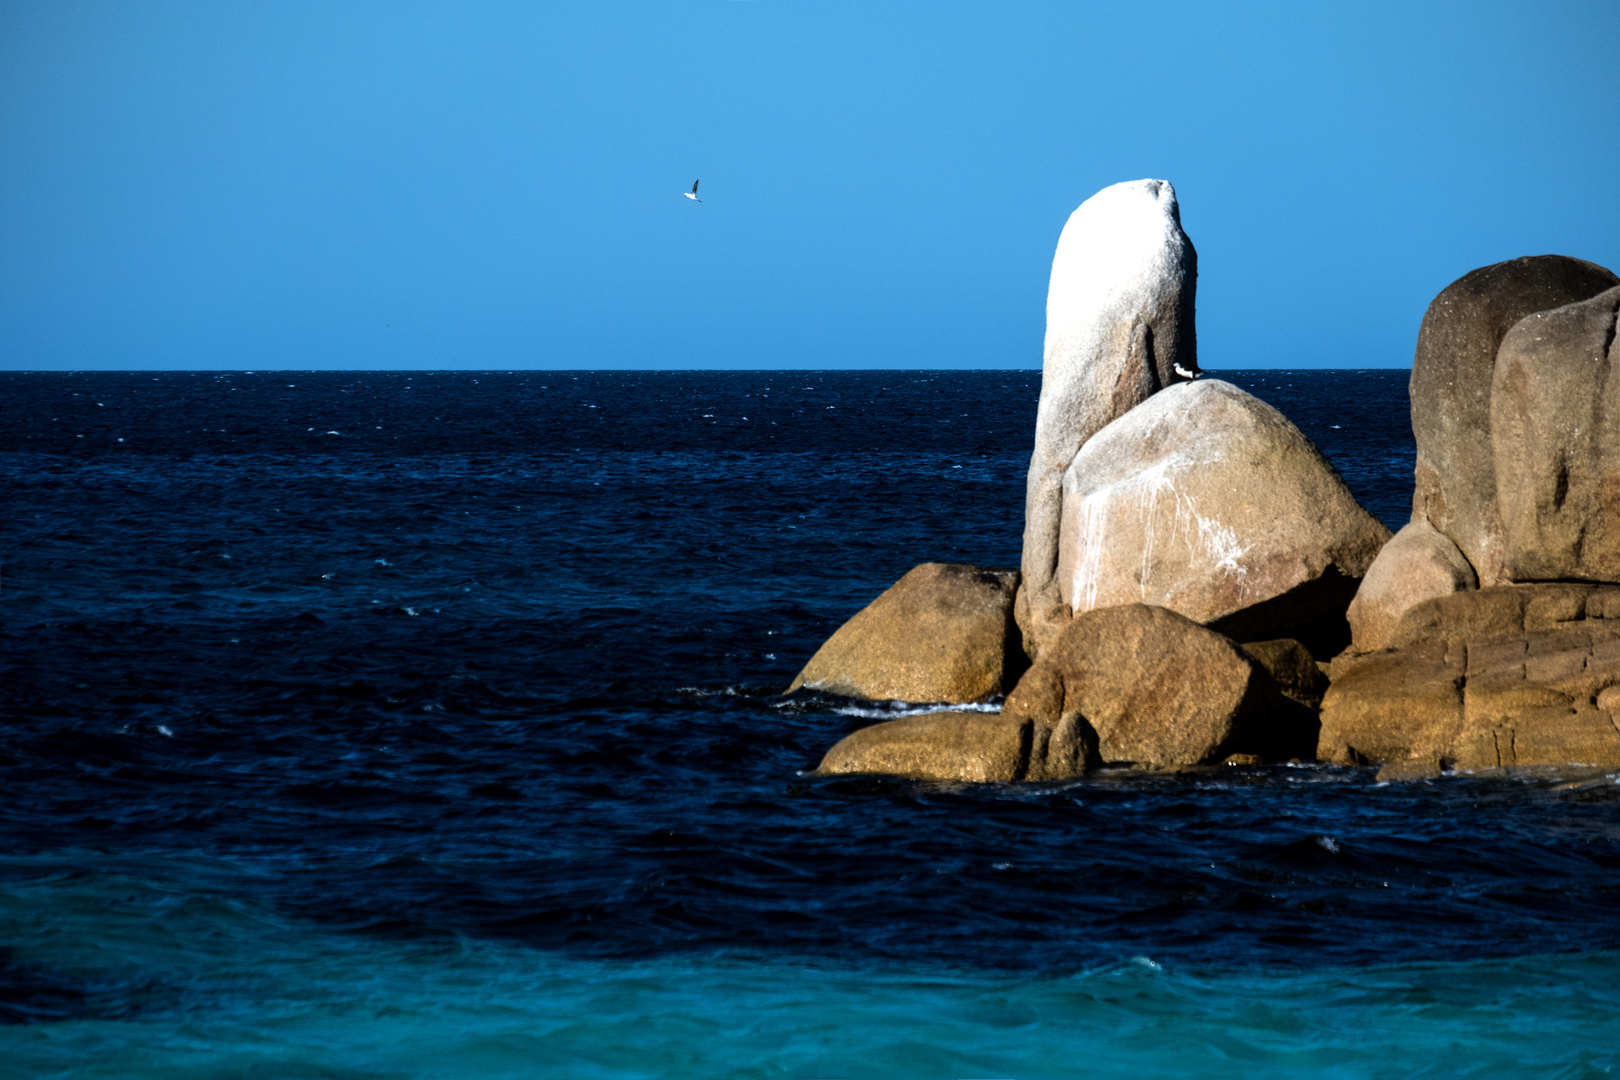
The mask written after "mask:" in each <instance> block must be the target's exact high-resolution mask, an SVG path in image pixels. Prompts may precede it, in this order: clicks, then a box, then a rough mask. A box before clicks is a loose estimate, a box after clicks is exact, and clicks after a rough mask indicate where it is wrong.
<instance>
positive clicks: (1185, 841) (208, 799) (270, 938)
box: [0, 372, 1620, 1080]
mask: <svg viewBox="0 0 1620 1080" xmlns="http://www.w3.org/2000/svg"><path fill="white" fill-rule="evenodd" d="M1233 377H1234V378H1237V379H1239V380H1240V381H1241V382H1242V384H1243V385H1245V386H1249V387H1250V388H1252V389H1253V390H1254V391H1255V392H1256V393H1258V394H1260V395H1262V396H1264V397H1265V398H1266V399H1267V400H1268V401H1271V402H1273V403H1274V404H1276V405H1277V406H1278V407H1279V408H1281V409H1282V410H1283V412H1284V413H1286V414H1287V415H1289V416H1290V417H1292V418H1294V419H1295V420H1296V421H1298V422H1299V423H1300V424H1301V426H1302V428H1303V429H1304V430H1305V431H1306V432H1307V433H1308V434H1309V435H1310V437H1311V438H1312V439H1313V440H1314V441H1316V442H1317V444H1318V445H1319V446H1321V447H1322V448H1323V450H1324V452H1326V453H1327V454H1328V455H1329V457H1330V458H1331V460H1332V461H1333V462H1334V464H1335V465H1336V467H1338V468H1339V469H1340V470H1341V471H1342V472H1343V474H1344V476H1345V479H1346V482H1347V483H1349V484H1350V486H1351V488H1352V490H1354V491H1355V492H1356V494H1357V496H1358V498H1360V499H1362V500H1363V502H1364V503H1365V504H1366V505H1367V506H1368V507H1370V508H1372V509H1373V510H1375V511H1376V512H1377V513H1379V514H1380V515H1381V516H1382V517H1383V519H1384V520H1386V521H1387V522H1390V523H1392V524H1399V522H1400V520H1402V519H1404V516H1405V514H1406V512H1407V508H1408V507H1409V505H1410V499H1411V476H1412V461H1413V454H1414V448H1413V445H1412V441H1411V432H1410V428H1409V426H1408V425H1407V423H1406V395H1405V386H1406V379H1405V374H1404V373H1402V372H1313V373H1308V374H1301V373H1288V372H1253V373H1248V374H1247V375H1244V374H1242V373H1239V374H1236V375H1234V376H1233ZM0 388H3V390H4V392H0V483H3V484H4V485H5V490H6V491H7V493H8V496H9V497H10V501H9V502H8V503H7V505H6V509H7V511H8V517H7V519H6V523H5V524H6V533H5V536H6V541H7V546H6V549H5V551H4V552H3V554H4V557H5V565H4V571H5V581H4V585H5V588H4V589H3V590H0V616H3V618H0V793H3V797H0V1080H3V1078H7V1077H36V1076H45V1077H51V1076H64V1077H67V1076H71V1077H119V1078H124V1077H163V1078H171V1077H180V1078H203V1077H208V1078H213V1077H220V1078H226V1077H229V1078H243V1077H251V1078H278V1077H337V1078H351V1077H354V1078H359V1077H415V1076H422V1077H450V1076H458V1077H459V1076H466V1077H479V1078H485V1077H687V1076H690V1077H765V1076H785V1077H806V1078H813V1077H979V1078H988V1077H1056V1076H1065V1077H1068V1076H1131V1077H1152V1076H1177V1077H1182V1076H1215V1077H1222V1076H1232V1077H1243V1078H1244V1080H1250V1078H1264V1077H1272V1076H1278V1077H1280V1076H1290V1077H1292V1076H1330V1077H1331V1076H1345V1077H1385V1076H1401V1077H1404V1076H1452V1075H1470V1074H1472V1075H1489V1076H1558V1077H1570V1076H1588V1075H1602V1074H1604V1073H1606V1072H1607V1071H1608V1070H1610V1069H1611V1068H1612V1067H1613V1066H1614V1064H1615V1062H1616V1055H1617V1052H1620V1037H1617V1036H1616V1031H1617V1030H1620V1023H1616V1020H1617V1016H1616V1012H1617V1004H1620V978H1617V972H1620V962H1617V960H1620V953H1616V952H1615V950H1616V949H1620V785H1616V784H1615V783H1614V782H1613V777H1612V776H1608V775H1606V774H1605V775H1597V776H1590V775H1581V776H1576V775H1569V776H1565V775H1561V774H1560V775H1545V776H1542V775H1534V776H1532V775H1528V774H1525V775H1520V774H1518V773H1514V774H1511V775H1509V774H1504V775H1501V776H1495V777H1470V778H1464V777H1453V778H1447V779H1444V780H1440V781H1436V782H1434V783H1432V784H1411V785H1394V786H1391V785H1380V784H1378V783H1376V781H1375V778H1374V775H1373V771H1372V770H1366V769H1361V770H1358V769H1342V768H1336V767H1326V766H1299V767H1292V766H1276V767H1255V768H1245V769H1237V770H1220V771H1219V772H1218V773H1217V774H1207V773H1205V774H1189V775H1185V776H1141V775H1134V774H1110V773H1101V774H1097V775H1094V776H1092V777H1088V778H1087V779H1085V780H1083V781H1077V782H1075V783H1072V784H1062V785H1038V784H1031V785H935V784H922V783H914V782H909V781H895V780H887V779H878V778H823V779H814V778H810V777H806V776H804V775H803V771H804V770H806V769H810V768H812V767H813V766H814V765H815V764H816V762H817V761H819V760H820V758H821V755H823V754H824V753H825V752H826V750H827V748H828V747H829V746H831V745H833V744H834V743H835V742H836V741H837V740H838V739H839V738H841V737H842V736H844V735H846V734H848V733H849V732H850V731H853V730H855V729H857V728H859V727H863V726H865V725H867V724H869V723H871V722H873V720H875V719H883V718H886V717H888V716H890V715H897V713H895V712H893V711H892V710H891V709H890V707H889V706H887V705H877V704H873V703H863V704H854V703H851V702H848V701H844V700H841V699H836V698H832V697H829V696H825V695H815V694H811V695H795V696H793V697H791V698H787V697H783V696H781V695H780V693H779V692H780V690H781V689H782V688H783V687H785V686H786V685H787V684H788V682H789V681H790V680H791V679H792V677H793V675H794V673H795V672H796V671H797V670H798V669H799V667H800V666H801V665H802V664H803V663H804V661H805V660H806V659H808V657H809V656H810V655H811V653H813V652H814V650H815V649H816V647H817V646H818V645H819V644H820V643H821V642H822V641H823V640H825V639H826V637H827V635H829V634H830V633H832V632H833V631H834V630H835V629H836V628H837V627H838V625H839V624H840V623H842V622H843V620H845V619H847V618H848V617H849V615H850V614H851V613H853V612H854V611H856V610H858V609H859V608H860V607H861V606H862V605H864V604H865V603H867V602H868V601H869V600H870V599H871V598H872V597H873V596H875V595H877V594H878V593H879V592H880V591H881V590H883V589H884V588H886V587H887V586H888V585H889V584H890V583H892V582H893V581H894V580H895V579H896V578H898V577H899V576H900V575H902V574H903V573H905V572H906V571H907V570H909V569H910V568H911V567H912V566H913V565H914V564H915V563H917V562H919V561H922V560H923V559H937V560H942V561H947V562H964V563H974V564H979V565H989V566H1013V565H1016V564H1017V561H1018V557H1019V541H1020V535H1021V527H1022V512H1021V508H1022V505H1023V491H1024V480H1025V473H1026V469H1027V466H1028V460H1029V437H1030V432H1031V430H1032V426H1033V421H1034V410H1035V403H1036V395H1037V393H1038V390H1039V374H1038V373H1036V372H1013V373H1006V372H933V373H929V372H922V373H916V372H913V373H895V372H888V373H884V372H854V373H851V372H835V373H771V372H732V373H696V374H694V373H670V372H663V373H659V372H644V373H634V374H617V375H615V374H609V373H590V372H575V373H557V372H528V373H511V374H499V373H489V372H459V373H440V374H433V373H423V372H415V373H409V374H407V373H397V374H396V373H352V372H348V373H311V372H302V373H298V374H297V375H296V376H295V375H287V376H285V377H282V376H281V375H279V374H278V375H277V376H276V377H274V378H269V377H261V376H250V375H247V374H245V373H226V372H217V373H191V374H183V375H174V374H162V373H150V372H142V373H138V374H116V373H113V374H96V375H83V374H51V375H3V376H0Z"/></svg>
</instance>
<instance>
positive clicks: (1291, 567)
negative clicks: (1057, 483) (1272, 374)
mask: <svg viewBox="0 0 1620 1080" xmlns="http://www.w3.org/2000/svg"><path fill="white" fill-rule="evenodd" d="M1389 536H1390V534H1389V530H1388V529H1386V528H1385V527H1384V526H1383V525H1382V524H1380V523H1379V521H1378V519H1377V518H1375V517H1373V516H1372V515H1371V514H1369V513H1368V512H1367V511H1366V510H1364V509H1363V508H1362V507H1361V506H1360V504H1358V503H1357V502H1356V500H1355V496H1353V495H1351V494H1350V490H1349V489H1348V488H1347V487H1345V485H1344V481H1343V480H1342V479H1340V477H1339V474H1338V473H1336V472H1335V471H1334V470H1333V467H1332V466H1331V465H1329V464H1328V462H1327V460H1326V459H1325V458H1323V457H1322V454H1321V452H1320V451H1318V450H1317V449H1316V447H1315V446H1313V445H1312V444H1311V441H1310V440H1309V439H1307V438H1306V437H1305V435H1304V433H1302V432H1301V431H1300V430H1299V429H1298V428H1297V427H1295V426H1294V425H1293V424H1292V423H1290V422H1289V421H1288V419H1287V418H1286V417H1284V416H1283V415H1282V413H1280V412H1278V411H1277V410H1276V409H1274V408H1272V407H1271V406H1270V405H1267V404H1266V403H1265V402H1263V401H1261V400H1260V399H1259V398H1256V397H1254V396H1253V395H1252V394H1248V393H1246V392H1244V391H1243V390H1240V389H1239V388H1237V387H1236V386H1233V385H1232V384H1231V383H1226V382H1221V381H1219V380H1215V379H1200V380H1199V381H1197V382H1192V383H1182V384H1180V385H1177V386H1172V387H1169V388H1168V389H1166V390H1165V391H1163V392H1162V393H1159V394H1155V395H1154V396H1153V397H1152V398H1150V399H1149V400H1148V401H1146V402H1144V403H1143V404H1141V405H1139V406H1137V407H1136V408H1135V409H1133V410H1131V411H1130V412H1129V413H1127V414H1125V415H1124V416H1122V417H1120V418H1119V419H1118V420H1115V421H1114V422H1113V423H1111V424H1109V425H1108V426H1107V427H1105V428H1103V429H1102V430H1101V431H1099V432H1098V433H1097V434H1096V435H1094V436H1092V438H1091V440H1090V441H1089V442H1087V443H1086V445H1085V446H1084V447H1082V448H1081V450H1080V452H1079V453H1078V454H1077V455H1075V459H1074V461H1073V463H1072V464H1071V465H1070V466H1069V469H1068V471H1067V473H1066V474H1065V477H1064V481H1063V516H1062V527H1061V534H1060V539H1059V548H1058V586H1059V595H1060V596H1061V599H1062V602H1063V604H1064V605H1065V606H1066V607H1067V608H1068V610H1070V611H1072V612H1074V613H1075V614H1079V613H1080V612H1084V611H1090V610H1092V609H1094V608H1104V607H1112V606H1114V605H1119V604H1134V603H1144V604H1155V605H1158V606H1160V607H1166V608H1169V609H1170V610H1171V611H1174V612H1177V613H1179V614H1181V615H1184V616H1186V617H1187V618H1189V619H1191V620H1193V621H1194V622H1197V623H1201V624H1203V625H1206V626H1210V627H1212V628H1213V629H1216V630H1219V631H1220V632H1221V633H1224V634H1227V635H1228V636H1230V637H1233V638H1235V639H1236V640H1238V641H1258V640H1263V639H1270V638H1281V637H1291V638H1296V639H1298V640H1299V641H1302V642H1304V643H1305V644H1306V646H1307V647H1309V648H1310V650H1311V651H1312V652H1313V653H1314V654H1316V655H1317V656H1318V657H1322V656H1324V655H1332V654H1333V653H1335V652H1337V651H1338V650H1339V649H1341V648H1343V647H1344V645H1346V644H1348V643H1349V638H1350V629H1349V625H1348V624H1347V623H1346V622H1345V617H1344V613H1345V608H1346V607H1347V606H1348V605H1349V603H1350V599H1351V597H1352V596H1353V595H1354V594H1355V590H1356V585H1357V584H1358V582H1359V581H1360V579H1361V578H1362V577H1363V576H1364V575H1365V574H1366V573H1367V568H1368V567H1369V566H1370V565H1371V564H1372V561H1373V559H1374V557H1375V556H1377V554H1378V551H1379V549H1380V548H1381V547H1383V545H1384V543H1385V542H1386V541H1387V540H1388V539H1389Z"/></svg>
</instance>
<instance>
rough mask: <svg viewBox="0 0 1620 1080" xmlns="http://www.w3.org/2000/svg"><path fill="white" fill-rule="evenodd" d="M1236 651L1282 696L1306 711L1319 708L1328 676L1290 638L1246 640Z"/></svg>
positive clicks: (1302, 648)
mask: <svg viewBox="0 0 1620 1080" xmlns="http://www.w3.org/2000/svg"><path fill="white" fill-rule="evenodd" d="M1239 648H1241V649H1242V650H1243V651H1244V652H1245V653H1247V654H1248V656H1249V659H1250V660H1253V661H1254V662H1255V663H1257V664H1259V665H1260V667H1261V669H1262V670H1264V671H1265V673H1266V674H1267V675H1270V676H1271V681H1272V682H1274V683H1276V684H1277V689H1278V690H1279V691H1280V692H1281V693H1282V695H1283V696H1284V697H1286V698H1288V699H1289V700H1291V701H1296V702H1298V703H1299V704H1301V705H1303V706H1305V707H1306V708H1307V709H1313V710H1314V709H1317V708H1320V707H1321V704H1322V695H1323V694H1325V693H1327V688H1328V679H1327V675H1326V674H1325V673H1324V672H1323V671H1322V666H1321V665H1320V664H1318V663H1317V662H1316V660H1315V659H1314V658H1313V657H1312V656H1311V652H1310V650H1309V649H1307V648H1306V647H1305V646H1304V645H1302V644H1300V643H1299V642H1297V641H1295V640H1294V639H1293V638H1278V639H1277V640H1275V641H1246V642H1244V643H1243V644H1242V645H1240V646H1239Z"/></svg>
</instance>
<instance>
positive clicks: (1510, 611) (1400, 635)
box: [1317, 584, 1620, 775]
mask: <svg viewBox="0 0 1620 1080" xmlns="http://www.w3.org/2000/svg"><path fill="white" fill-rule="evenodd" d="M1617 713H1620V586H1613V585H1607V586H1603V585H1578V584H1539V585H1506V586H1497V587H1493V588H1487V589H1481V590H1478V591H1474V592H1460V593H1455V594H1453V595H1451V596H1444V597H1440V598H1438V599H1434V600H1426V601H1424V602H1423V603H1421V604H1418V605H1417V606H1415V607H1413V608H1412V609H1411V610H1409V611H1408V612H1407V613H1406V614H1405V615H1403V616H1402V617H1401V619H1400V622H1399V625H1398V626H1397V628H1396V630H1395V632H1394V633H1393V634H1392V635H1391V638H1390V647H1389V649H1388V650H1387V651H1384V652H1376V653H1369V654H1366V655H1360V656H1358V655H1354V654H1348V653H1347V654H1346V655H1344V656H1341V657H1339V658H1338V659H1336V660H1334V662H1333V670H1332V685H1331V686H1330V687H1329V688H1328V692H1327V696H1326V698H1324V699H1323V702H1322V732H1321V741H1320V743H1319V746H1318V751H1317V752H1318V755H1319V756H1320V757H1322V758H1325V759H1327V760H1329V761H1336V762H1340V763H1344V764H1363V763H1368V762H1371V763H1384V762H1395V763H1402V762H1416V763H1419V764H1421V765H1423V766H1425V767H1427V768H1430V769H1433V770H1438V769H1440V768H1450V767H1455V768H1458V769H1485V768H1497V767H1500V766H1511V765H1532V764H1564V763H1580V764H1587V765H1620V726H1617V724H1620V716H1617ZM1422 771H1423V770H1412V771H1410V774H1411V775H1422Z"/></svg>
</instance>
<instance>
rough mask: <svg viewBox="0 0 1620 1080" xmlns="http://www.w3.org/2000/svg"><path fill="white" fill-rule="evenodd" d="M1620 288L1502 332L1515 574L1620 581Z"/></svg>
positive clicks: (1503, 496) (1501, 419) (1502, 494)
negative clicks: (1619, 328)
mask: <svg viewBox="0 0 1620 1080" xmlns="http://www.w3.org/2000/svg"><path fill="white" fill-rule="evenodd" d="M1617 318H1620V288H1614V289H1610V290H1608V291H1607V292H1603V293H1599V294H1598V295H1597V296H1594V297H1592V298H1591V299H1590V300H1584V301H1581V302H1580V303H1574V304H1567V305H1565V306H1564V307H1560V308H1554V309H1553V310H1551V311H1538V312H1536V313H1534V314H1532V315H1528V316H1526V317H1525V318H1523V319H1521V320H1520V321H1519V322H1518V323H1516V324H1515V325H1514V327H1513V329H1511V330H1509V331H1508V333H1507V336H1506V337H1504V338H1503V339H1502V347H1501V349H1500V350H1499V351H1498V353H1497V359H1496V370H1495V376H1494V381H1493V383H1492V389H1491V442H1492V446H1493V447H1494V449H1495V460H1496V489H1497V503H1498V506H1499V509H1500V513H1501V519H1502V528H1503V534H1504V537H1505V542H1506V550H1505V553H1504V572H1505V574H1506V576H1507V577H1509V578H1510V579H1512V580H1514V581H1557V580H1571V579H1574V580H1583V581H1620V337H1617V334H1616V320H1617Z"/></svg>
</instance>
